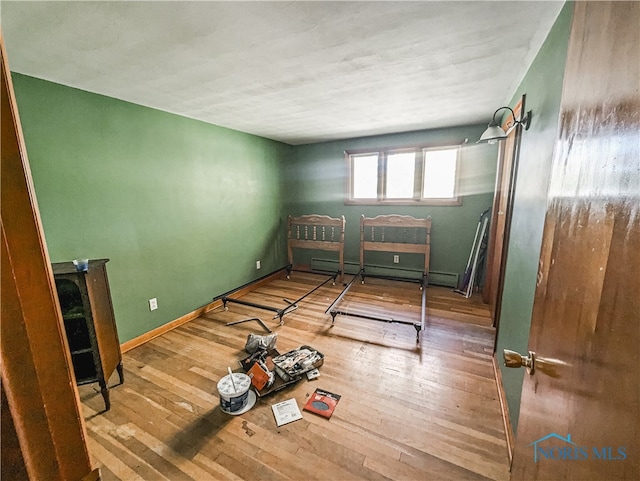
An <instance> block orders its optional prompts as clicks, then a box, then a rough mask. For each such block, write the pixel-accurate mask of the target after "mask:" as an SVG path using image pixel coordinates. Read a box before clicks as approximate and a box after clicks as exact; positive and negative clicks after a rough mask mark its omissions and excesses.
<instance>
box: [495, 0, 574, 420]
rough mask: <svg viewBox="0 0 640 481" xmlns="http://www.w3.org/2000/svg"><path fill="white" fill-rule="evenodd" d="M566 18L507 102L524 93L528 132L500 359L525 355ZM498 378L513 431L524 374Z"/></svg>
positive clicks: (567, 10)
mask: <svg viewBox="0 0 640 481" xmlns="http://www.w3.org/2000/svg"><path fill="white" fill-rule="evenodd" d="M572 16H573V3H571V2H568V3H567V4H565V5H564V7H563V9H562V10H561V12H560V14H559V15H558V18H557V19H556V22H555V24H554V26H553V28H552V29H551V31H550V32H549V35H548V36H547V39H546V40H545V42H544V44H543V45H542V47H541V48H540V51H539V52H538V55H537V56H536V58H535V60H534V62H533V63H532V64H531V67H530V68H529V70H528V72H527V74H526V75H525V77H524V78H523V80H522V82H521V84H520V86H519V87H518V89H517V91H516V93H515V94H514V96H513V99H512V100H511V102H510V103H509V105H510V106H514V105H515V104H516V103H517V101H518V100H519V99H520V97H521V96H522V94H526V109H527V110H532V111H533V117H532V122H531V127H530V129H529V130H528V131H526V132H524V134H523V136H522V142H521V146H520V158H519V165H518V171H517V180H516V190H515V199H514V204H513V219H512V225H511V231H510V237H509V244H508V257H507V263H506V266H505V280H504V291H503V296H502V305H501V313H500V322H499V326H498V332H497V343H496V353H497V356H498V357H500V358H502V351H503V349H511V350H514V351H518V352H522V353H526V352H527V350H528V341H529V330H530V327H531V313H532V310H533V298H534V293H535V288H536V276H537V273H538V260H539V257H540V247H541V245H542V231H543V227H544V217H545V212H546V207H547V189H548V185H549V176H550V172H551V160H552V156H553V147H554V144H555V139H556V135H557V128H558V116H559V112H560V98H561V95H562V82H563V78H564V67H565V62H566V55H567V46H568V42H569V31H570V28H571V19H572ZM501 373H502V378H503V385H504V389H505V394H506V398H507V403H508V405H509V414H510V418H511V423H512V425H513V428H514V430H517V426H518V417H519V413H520V394H521V391H522V383H523V376H525V375H526V374H525V371H524V369H508V368H506V367H504V365H502V363H501Z"/></svg>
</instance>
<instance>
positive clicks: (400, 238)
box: [325, 214, 431, 344]
mask: <svg viewBox="0 0 640 481" xmlns="http://www.w3.org/2000/svg"><path fill="white" fill-rule="evenodd" d="M367 251H375V252H393V253H410V254H423V255H424V269H423V272H422V276H421V278H420V279H415V278H414V279H409V278H403V277H395V276H386V275H372V274H366V268H365V253H366V252H367ZM430 253H431V217H427V218H426V219H416V218H415V217H411V216H408V215H397V214H392V215H379V216H377V217H365V216H364V215H362V216H361V218H360V271H359V272H358V274H356V275H355V276H354V277H353V279H351V281H350V282H349V283H348V284H347V285H346V286H345V287H344V289H343V290H342V292H341V293H340V294H339V295H338V297H337V298H336V299H335V300H334V301H333V303H332V304H331V305H330V306H329V307H328V308H327V310H326V311H325V314H327V313H330V314H331V318H332V321H331V325H332V326H333V325H334V323H335V320H336V316H337V315H339V314H340V315H343V316H351V317H358V318H361V319H369V320H373V321H380V322H389V323H398V324H408V325H412V326H413V327H414V328H415V329H416V344H419V343H420V331H422V330H424V323H425V310H426V287H427V276H428V274H429V258H430ZM365 276H366V277H372V278H381V279H389V280H395V281H403V282H419V283H420V290H421V291H422V308H421V313H420V322H419V323H418V322H415V321H409V320H404V319H394V318H388V317H376V316H373V315H369V314H361V313H357V312H349V311H347V310H344V309H340V308H339V304H340V303H341V302H342V300H343V299H344V297H345V295H346V294H347V292H348V291H349V289H350V288H351V286H352V285H353V283H354V282H355V280H356V279H358V277H359V278H360V279H361V282H362V284H364V283H365Z"/></svg>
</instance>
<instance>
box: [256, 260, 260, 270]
mask: <svg viewBox="0 0 640 481" xmlns="http://www.w3.org/2000/svg"><path fill="white" fill-rule="evenodd" d="M256 269H260V261H256Z"/></svg>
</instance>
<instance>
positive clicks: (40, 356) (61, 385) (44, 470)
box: [0, 34, 98, 481]
mask: <svg viewBox="0 0 640 481" xmlns="http://www.w3.org/2000/svg"><path fill="white" fill-rule="evenodd" d="M0 52H1V54H2V55H1V60H2V62H1V63H2V67H1V77H2V78H1V80H2V82H1V84H2V85H1V91H0V94H1V100H2V121H1V122H0V124H1V128H2V142H1V149H0V150H1V154H2V155H1V159H2V164H1V165H2V168H1V170H2V172H1V175H0V178H1V182H2V186H1V189H0V192H1V202H0V205H1V214H2V215H1V217H0V220H1V222H0V224H1V228H0V234H1V235H0V238H1V241H0V254H1V255H0V257H1V260H0V267H1V268H2V269H1V270H2V293H1V294H2V295H1V297H2V324H1V326H2V328H1V333H2V336H1V338H2V341H1V346H0V359H1V362H0V370H1V372H2V424H3V427H2V438H3V439H2V443H3V449H2V450H0V451H1V453H2V474H3V479H4V475H5V474H7V475H8V476H9V477H11V479H13V480H16V481H21V480H23V479H27V476H28V479H37V480H47V481H49V480H50V481H58V480H59V481H75V480H80V479H83V478H84V477H85V476H87V475H91V476H93V477H94V479H97V475H98V471H97V470H94V471H91V463H90V458H89V452H88V450H87V445H86V442H85V439H86V431H85V428H84V422H83V418H82V413H81V411H80V401H79V399H78V391H77V390H76V388H75V383H74V382H73V373H72V371H71V369H72V368H71V360H70V357H69V353H68V349H67V347H66V337H65V334H64V329H63V327H62V319H61V314H60V309H59V307H58V302H57V297H55V294H54V289H53V274H52V272H51V265H50V263H49V256H48V254H47V250H46V245H45V242H44V237H43V235H42V224H41V223H40V216H39V213H38V206H37V203H36V200H35V193H34V188H33V182H32V181H31V172H30V169H29V163H28V161H27V156H26V149H25V146H24V141H23V139H22V130H21V128H20V119H19V117H18V112H17V107H16V103H15V97H14V94H13V86H12V83H11V75H10V72H9V66H8V64H7V58H6V54H5V49H4V42H3V40H2V36H1V34H0ZM5 424H7V425H8V428H10V429H9V431H6V430H5ZM7 433H9V434H8V435H7V438H6V439H5V434H7ZM5 440H7V441H8V443H7V445H8V446H9V448H10V449H8V450H5V449H4V444H5ZM7 479H9V478H7Z"/></svg>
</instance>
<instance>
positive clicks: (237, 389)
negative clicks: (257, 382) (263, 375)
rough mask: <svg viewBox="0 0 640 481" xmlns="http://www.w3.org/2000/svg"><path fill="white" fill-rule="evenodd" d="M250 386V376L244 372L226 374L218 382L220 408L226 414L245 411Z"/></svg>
mask: <svg viewBox="0 0 640 481" xmlns="http://www.w3.org/2000/svg"><path fill="white" fill-rule="evenodd" d="M232 376H233V377H232ZM250 388H251V378H250V377H249V376H247V375H246V374H244V373H240V372H234V373H232V374H227V375H226V376H224V377H223V378H222V379H220V381H219V382H218V395H219V396H220V408H221V409H222V410H223V411H224V412H226V413H228V414H239V413H240V412H242V411H245V408H247V407H248V404H249V393H250ZM254 403H255V400H254Z"/></svg>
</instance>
